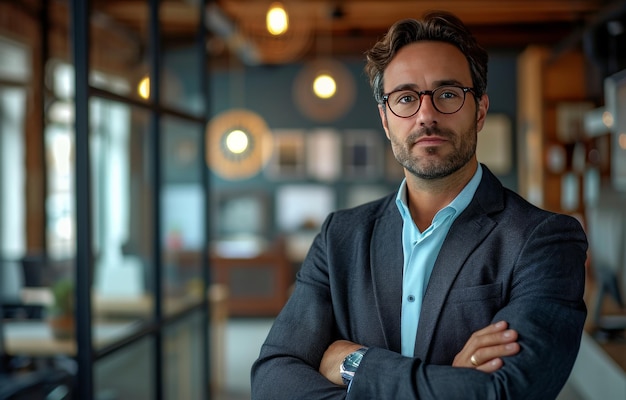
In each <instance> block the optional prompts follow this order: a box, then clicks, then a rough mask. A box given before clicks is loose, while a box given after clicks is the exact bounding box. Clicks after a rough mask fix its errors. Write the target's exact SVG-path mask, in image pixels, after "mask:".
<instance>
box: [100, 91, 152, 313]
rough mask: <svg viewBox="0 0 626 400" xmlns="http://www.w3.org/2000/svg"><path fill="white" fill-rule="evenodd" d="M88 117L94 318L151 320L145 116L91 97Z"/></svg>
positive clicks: (149, 182) (134, 109)
mask: <svg viewBox="0 0 626 400" xmlns="http://www.w3.org/2000/svg"><path fill="white" fill-rule="evenodd" d="M90 117H91V126H92V129H91V138H90V139H91V142H90V146H91V155H90V158H91V174H92V194H93V197H92V199H93V209H92V211H93V217H92V223H93V241H94V260H95V262H94V268H95V269H94V306H95V310H94V311H95V317H96V319H98V320H110V319H120V318H122V319H124V320H132V319H144V320H145V319H149V318H151V316H152V312H153V298H152V297H151V296H150V293H151V290H152V287H153V285H152V279H153V273H152V272H153V268H152V266H153V265H154V262H153V260H152V254H153V238H152V236H151V234H150V232H153V230H154V229H153V223H152V218H151V216H152V214H151V213H152V211H151V209H152V207H151V205H152V203H153V199H152V197H151V193H152V192H151V191H152V188H151V181H150V179H151V174H152V172H151V171H150V168H149V165H150V162H149V148H150V147H149V143H148V134H147V132H148V122H149V114H148V112H147V111H145V110H141V109H138V108H135V107H131V106H129V105H126V104H123V103H117V102H112V101H107V100H103V99H100V98H92V99H91V101H90Z"/></svg>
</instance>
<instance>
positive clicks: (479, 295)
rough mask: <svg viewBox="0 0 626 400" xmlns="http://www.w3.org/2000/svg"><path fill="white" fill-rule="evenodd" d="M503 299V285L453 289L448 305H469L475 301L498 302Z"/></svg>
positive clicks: (492, 284) (491, 284) (495, 284)
mask: <svg viewBox="0 0 626 400" xmlns="http://www.w3.org/2000/svg"><path fill="white" fill-rule="evenodd" d="M501 297H502V283H500V282H497V283H490V284H488V285H481V286H471V287H462V288H452V289H451V290H450V294H449V295H448V303H469V302H473V301H481V302H484V301H488V300H491V301H497V302H499V300H500V298H501Z"/></svg>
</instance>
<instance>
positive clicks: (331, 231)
mask: <svg viewBox="0 0 626 400" xmlns="http://www.w3.org/2000/svg"><path fill="white" fill-rule="evenodd" d="M401 234H402V219H401V217H400V214H399V212H398V209H397V207H396V204H395V194H392V195H389V196H387V197H385V198H383V199H381V200H378V201H375V202H372V203H369V204H366V205H363V206H359V207H357V208H354V209H350V210H343V211H338V212H335V213H333V214H331V215H330V216H329V217H328V218H327V220H326V221H325V222H324V224H323V226H322V228H321V232H320V233H319V234H318V235H317V237H316V239H315V241H314V243H313V245H312V246H311V249H310V251H309V254H308V255H307V257H306V260H305V261H304V263H303V265H302V268H301V270H300V271H299V273H298V276H297V282H296V287H295V290H294V293H293V295H292V296H291V298H290V299H289V301H288V303H287V305H286V306H285V308H284V309H283V311H282V312H281V313H280V315H279V316H278V318H277V319H276V321H275V323H274V325H273V327H272V329H271V331H270V333H269V335H268V337H267V339H266V341H265V344H264V345H263V347H262V349H261V354H260V357H259V359H258V360H257V361H256V362H255V364H254V366H253V367H252V399H253V400H261V399H267V400H279V399H306V400H319V399H342V398H344V397H346V390H345V388H344V387H339V386H335V385H333V384H332V383H330V382H329V381H328V380H326V379H325V378H324V377H323V376H322V375H320V374H319V373H318V368H319V364H320V360H321V359H322V355H323V354H324V351H325V350H326V348H327V347H328V346H329V345H330V344H331V343H332V342H333V341H335V340H337V339H347V340H350V341H353V342H356V343H359V344H362V345H365V346H368V347H369V348H370V349H369V351H368V352H367V354H366V355H365V357H364V358H363V361H362V362H361V365H360V367H359V369H358V371H357V374H356V376H355V379H354V380H353V384H352V387H351V390H350V393H349V394H348V396H347V398H349V399H376V400H383V399H394V400H395V399H402V400H404V399H418V398H419V399H446V400H447V399H464V400H467V399H480V400H486V399H504V398H506V399H533V400H536V399H554V398H555V397H556V396H557V395H558V393H559V391H560V390H561V388H562V387H563V385H564V384H565V381H566V380H567V378H568V376H569V374H570V371H571V369H572V366H573V364H574V361H575V359H576V355H577V353H578V349H579V345H580V338H581V334H582V329H583V324H584V321H585V317H586V308H585V304H584V302H583V292H584V283H585V265H584V264H585V259H586V251H587V241H586V237H585V234H584V232H583V229H582V227H581V226H580V224H579V223H578V221H577V220H576V219H574V218H572V217H568V216H564V215H558V214H554V213H550V212H547V211H543V210H540V209H538V208H536V207H534V206H533V205H531V204H529V203H528V202H526V201H525V200H524V199H522V198H521V197H520V196H518V195H517V194H515V193H513V192H512V191H510V190H508V189H505V188H503V187H502V185H501V184H500V182H499V181H498V180H497V178H496V177H495V176H494V175H493V174H492V173H491V172H490V171H489V170H488V169H487V168H486V167H485V166H483V178H482V181H481V183H480V185H479V187H478V190H477V192H476V194H475V196H474V198H473V200H472V202H471V203H470V204H469V206H468V207H467V209H466V210H465V211H464V212H463V213H462V214H461V215H459V217H458V218H457V219H456V221H455V222H454V224H453V225H452V227H451V228H450V231H449V233H448V236H447V237H446V239H445V242H444V244H443V247H442V249H441V252H440V254H439V256H438V258H437V261H436V263H435V267H434V269H433V272H432V276H431V278H430V281H429V283H428V287H427V289H426V292H425V295H424V301H423V306H422V312H421V316H420V321H419V327H418V332H417V338H416V341H415V357H413V358H410V357H403V356H402V355H401V354H400V310H401V301H402V300H401V296H402V265H403V255H402V240H401ZM500 320H505V321H507V322H508V323H509V325H510V327H511V328H513V329H515V330H517V331H518V332H519V343H520V346H521V351H520V353H519V354H517V355H515V356H512V357H507V358H505V360H504V361H505V365H504V366H503V367H502V368H501V369H500V370H498V371H497V372H495V373H493V374H486V373H483V372H479V371H476V370H474V369H469V368H453V367H451V364H452V361H453V359H454V356H455V355H456V354H457V353H458V352H459V351H460V350H461V349H462V347H463V345H464V344H465V342H466V341H467V340H468V338H469V337H470V335H471V334H472V333H473V332H474V331H476V330H478V329H481V328H483V327H485V326H487V325H488V324H490V323H492V322H497V321H500Z"/></svg>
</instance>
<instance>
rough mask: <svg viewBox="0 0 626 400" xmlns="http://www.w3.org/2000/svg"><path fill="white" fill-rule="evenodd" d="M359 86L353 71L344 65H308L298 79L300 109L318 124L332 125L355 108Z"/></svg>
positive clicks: (296, 96)
mask: <svg viewBox="0 0 626 400" xmlns="http://www.w3.org/2000/svg"><path fill="white" fill-rule="evenodd" d="M355 91H356V86H355V83H354V79H353V77H352V74H351V73H350V71H349V70H348V69H347V68H346V67H345V66H344V65H343V64H342V63H340V62H338V61H334V60H330V59H321V60H317V61H313V62H311V63H309V64H306V65H305V66H304V68H303V69H302V71H300V73H299V74H298V75H297V76H296V79H295V81H294V86H293V97H294V100H295V103H296V106H297V107H298V109H299V110H300V112H302V113H303V114H304V115H306V116H307V117H309V118H311V119H312V120H314V121H317V122H331V121H334V120H336V119H338V118H339V117H341V116H343V115H344V114H345V113H346V112H347V111H348V110H349V109H350V107H352V105H353V103H354V98H355Z"/></svg>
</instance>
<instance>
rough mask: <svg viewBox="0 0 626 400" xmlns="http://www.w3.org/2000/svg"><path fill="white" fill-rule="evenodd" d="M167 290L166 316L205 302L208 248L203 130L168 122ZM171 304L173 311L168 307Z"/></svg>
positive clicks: (164, 215)
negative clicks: (204, 268) (204, 256)
mask: <svg viewBox="0 0 626 400" xmlns="http://www.w3.org/2000/svg"><path fill="white" fill-rule="evenodd" d="M161 134H162V142H161V145H162V151H163V155H162V157H161V160H163V176H164V182H163V188H162V190H163V191H162V213H161V221H162V229H163V238H162V243H163V249H164V273H163V288H164V293H165V296H166V297H167V299H168V301H167V302H166V308H165V311H166V312H167V313H169V312H173V311H176V310H179V309H180V308H181V307H184V306H185V305H188V304H193V303H197V302H198V301H199V300H201V296H202V293H203V287H204V284H203V282H202V269H201V262H202V260H201V254H202V249H203V248H204V245H205V222H204V221H205V218H204V212H205V211H204V209H205V203H206V202H205V193H204V191H203V187H202V180H201V171H202V168H204V167H205V164H204V152H203V149H202V146H201V140H202V135H203V134H204V129H203V126H202V125H201V124H198V123H192V122H188V121H184V120H181V119H177V118H172V117H165V118H163V120H162V132H161ZM168 304H169V307H168Z"/></svg>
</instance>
